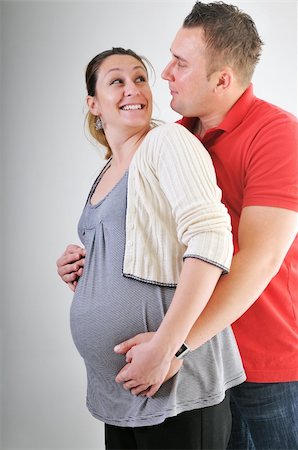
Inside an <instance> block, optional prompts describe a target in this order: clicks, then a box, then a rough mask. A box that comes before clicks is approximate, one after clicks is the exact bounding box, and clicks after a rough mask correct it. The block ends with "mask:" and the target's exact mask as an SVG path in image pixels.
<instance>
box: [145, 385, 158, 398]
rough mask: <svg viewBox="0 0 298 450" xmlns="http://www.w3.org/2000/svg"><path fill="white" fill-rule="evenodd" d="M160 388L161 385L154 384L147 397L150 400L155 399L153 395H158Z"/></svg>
mask: <svg viewBox="0 0 298 450" xmlns="http://www.w3.org/2000/svg"><path fill="white" fill-rule="evenodd" d="M160 386H161V383H158V384H153V385H152V386H150V388H149V390H148V391H147V393H146V397H148V398H150V397H153V395H154V394H156V392H157V391H158V389H159V388H160Z"/></svg>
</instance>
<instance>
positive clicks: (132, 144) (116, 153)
mask: <svg viewBox="0 0 298 450" xmlns="http://www.w3.org/2000/svg"><path fill="white" fill-rule="evenodd" d="M148 131H150V129H146V130H142V131H138V132H136V133H135V134H130V135H127V136H124V135H121V136H116V135H115V134H114V135H113V136H112V137H111V138H110V139H109V136H106V137H107V140H108V142H109V145H110V148H111V150H112V155H113V156H112V163H111V165H113V167H115V168H116V167H119V168H120V167H124V168H125V167H128V166H129V164H130V161H131V159H132V157H133V156H134V154H135V152H136V151H137V149H138V148H139V146H140V145H141V143H142V141H143V139H144V138H145V136H146V135H147V133H148Z"/></svg>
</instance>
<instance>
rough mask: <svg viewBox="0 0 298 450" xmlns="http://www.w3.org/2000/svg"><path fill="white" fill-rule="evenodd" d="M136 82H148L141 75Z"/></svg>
mask: <svg viewBox="0 0 298 450" xmlns="http://www.w3.org/2000/svg"><path fill="white" fill-rule="evenodd" d="M136 81H137V83H140V82H144V81H147V80H146V78H145V77H144V76H143V75H140V76H139V77H138V78H137V79H136Z"/></svg>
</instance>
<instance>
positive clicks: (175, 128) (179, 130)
mask: <svg viewBox="0 0 298 450" xmlns="http://www.w3.org/2000/svg"><path fill="white" fill-rule="evenodd" d="M149 135H151V136H152V137H157V136H165V135H168V136H171V135H173V136H178V135H185V136H193V135H192V133H191V132H190V131H189V130H188V129H187V128H185V127H184V126H183V125H181V124H180V123H177V122H171V123H161V124H159V125H157V126H155V127H154V128H152V129H151V131H150V133H149Z"/></svg>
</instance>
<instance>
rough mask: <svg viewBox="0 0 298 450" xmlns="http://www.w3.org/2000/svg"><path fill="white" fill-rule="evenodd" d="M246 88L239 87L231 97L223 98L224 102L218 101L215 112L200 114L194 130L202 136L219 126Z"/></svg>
mask: <svg viewBox="0 0 298 450" xmlns="http://www.w3.org/2000/svg"><path fill="white" fill-rule="evenodd" d="M245 90H246V88H244V89H238V90H237V92H234V94H233V95H231V96H230V98H228V97H225V98H222V102H218V105H217V106H216V108H214V109H215V111H214V112H213V113H209V114H206V115H201V116H199V117H198V120H197V121H196V123H195V125H194V129H193V130H192V132H193V133H194V134H196V135H197V136H199V137H201V138H202V137H203V136H204V135H205V134H206V133H207V131H208V130H211V128H216V127H218V126H219V125H220V124H221V123H222V121H223V120H224V118H225V117H226V115H227V114H228V112H229V111H230V109H231V108H232V107H233V106H234V104H235V103H236V102H237V101H238V100H239V98H240V97H241V95H242V94H243V93H244V92H245Z"/></svg>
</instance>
